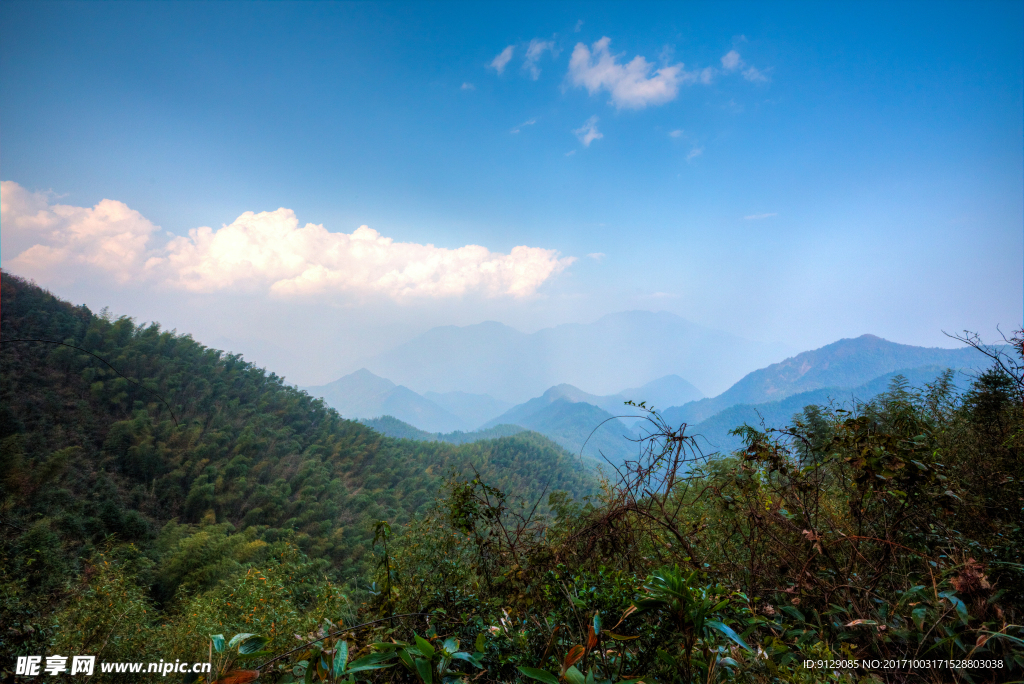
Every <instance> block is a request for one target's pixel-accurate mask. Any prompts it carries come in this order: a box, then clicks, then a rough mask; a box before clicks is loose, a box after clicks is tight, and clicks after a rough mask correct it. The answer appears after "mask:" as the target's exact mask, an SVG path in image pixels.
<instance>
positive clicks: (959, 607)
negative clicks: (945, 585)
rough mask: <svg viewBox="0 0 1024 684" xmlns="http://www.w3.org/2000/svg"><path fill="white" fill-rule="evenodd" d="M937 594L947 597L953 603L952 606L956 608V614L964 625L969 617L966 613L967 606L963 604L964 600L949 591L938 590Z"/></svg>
mask: <svg viewBox="0 0 1024 684" xmlns="http://www.w3.org/2000/svg"><path fill="white" fill-rule="evenodd" d="M939 596H941V597H942V598H944V599H947V600H948V601H949V602H950V603H952V604H953V607H954V608H955V609H956V614H957V615H959V616H960V621H961V622H963V623H964V624H965V625H966V624H967V622H968V621H969V620H970V619H971V616H970V615H969V614H968V613H967V606H965V605H964V602H963V601H961V600H960V599H959V598H957V596H956V594H954V593H953V592H951V591H942V592H939Z"/></svg>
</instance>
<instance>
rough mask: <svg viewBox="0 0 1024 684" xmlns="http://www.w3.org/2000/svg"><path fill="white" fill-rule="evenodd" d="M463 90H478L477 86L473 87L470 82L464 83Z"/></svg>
mask: <svg viewBox="0 0 1024 684" xmlns="http://www.w3.org/2000/svg"><path fill="white" fill-rule="evenodd" d="M462 89H463V90H476V86H475V85H473V84H472V83H469V82H468V81H467V82H466V83H463V84H462Z"/></svg>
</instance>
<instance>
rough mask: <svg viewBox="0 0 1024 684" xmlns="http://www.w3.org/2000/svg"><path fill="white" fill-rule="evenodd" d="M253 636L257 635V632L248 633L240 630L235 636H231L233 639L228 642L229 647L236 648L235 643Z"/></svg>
mask: <svg viewBox="0 0 1024 684" xmlns="http://www.w3.org/2000/svg"><path fill="white" fill-rule="evenodd" d="M251 636H256V635H255V634H248V633H243V632H239V633H238V634H236V635H235V636H233V637H231V641H229V642H228V648H234V647H235V644H239V643H241V642H243V641H245V640H246V639H248V638H249V637H251Z"/></svg>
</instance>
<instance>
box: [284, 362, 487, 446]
mask: <svg viewBox="0 0 1024 684" xmlns="http://www.w3.org/2000/svg"><path fill="white" fill-rule="evenodd" d="M303 389H304V390H306V392H308V393H309V394H310V395H311V396H314V397H323V399H324V401H325V402H327V405H328V406H330V407H331V408H333V409H336V410H337V411H338V413H340V414H341V415H342V416H343V417H345V418H349V419H359V418H376V417H378V416H383V415H391V416H395V417H396V418H398V419H399V420H402V421H404V422H406V423H410V424H412V425H415V426H416V427H418V428H420V429H422V430H426V431H427V432H442V433H444V432H454V431H455V430H463V429H466V428H468V427H471V426H468V425H466V423H465V421H463V420H462V419H461V418H459V417H458V416H455V415H453V414H451V413H449V412H448V411H445V410H444V409H443V408H441V407H440V406H438V405H437V404H435V403H434V402H432V401H430V400H429V399H426V398H424V397H421V396H420V395H419V394H417V393H416V392H413V391H412V390H411V389H409V388H408V387H404V386H402V385H396V384H395V383H393V382H391V381H390V380H387V379H385V378H382V377H379V376H377V375H374V374H373V373H371V372H370V371H368V370H366V369H365V368H361V369H360V370H357V371H356V372H355V373H349V374H348V375H346V376H344V377H342V378H338V379H337V380H335V381H334V382H329V383H327V384H326V385H320V386H316V387H304V388H303Z"/></svg>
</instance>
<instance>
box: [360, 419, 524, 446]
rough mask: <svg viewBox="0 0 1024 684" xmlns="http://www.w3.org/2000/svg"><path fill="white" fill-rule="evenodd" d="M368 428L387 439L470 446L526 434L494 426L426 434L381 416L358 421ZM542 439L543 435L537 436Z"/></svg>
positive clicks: (505, 427)
mask: <svg viewBox="0 0 1024 684" xmlns="http://www.w3.org/2000/svg"><path fill="white" fill-rule="evenodd" d="M359 422H360V423H362V424H363V425H365V426H366V427H368V428H372V429H373V430H376V431H377V432H379V433H380V434H382V435H385V436H387V437H394V438H395V439H414V440H416V441H418V442H448V443H449V444H471V443H473V442H482V441H484V440H488V439H500V438H502V437H511V436H512V435H518V434H520V433H522V432H526V431H527V430H526V428H524V427H520V426H519V425H496V426H494V427H493V428H490V429H487V430H474V431H473V432H463V431H461V430H456V431H455V432H447V433H442V432H427V431H426V430H420V429H419V428H417V427H416V426H414V425H409V424H408V423H406V422H404V421H401V420H399V419H398V418H395V417H394V416H381V417H379V418H364V419H362V420H360V421H359ZM538 437H539V438H544V437H543V435H538Z"/></svg>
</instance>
